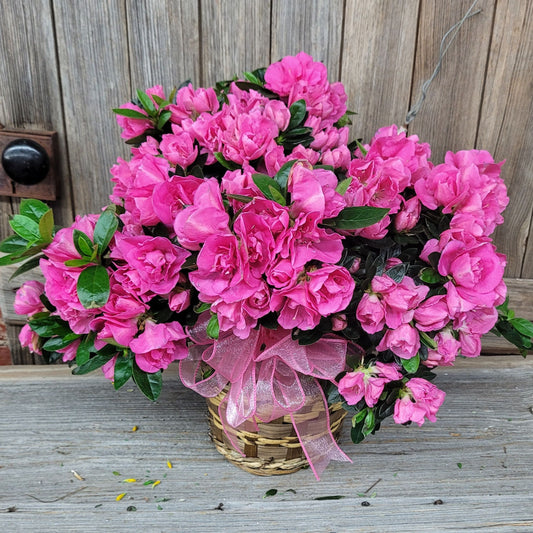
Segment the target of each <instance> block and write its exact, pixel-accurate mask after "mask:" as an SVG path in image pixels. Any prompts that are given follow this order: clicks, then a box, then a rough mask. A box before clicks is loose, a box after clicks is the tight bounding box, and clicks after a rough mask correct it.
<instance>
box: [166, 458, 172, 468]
mask: <svg viewBox="0 0 533 533" xmlns="http://www.w3.org/2000/svg"><path fill="white" fill-rule="evenodd" d="M167 466H168V467H169V468H172V463H171V462H170V461H169V460H168V459H167Z"/></svg>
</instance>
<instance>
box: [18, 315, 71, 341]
mask: <svg viewBox="0 0 533 533" xmlns="http://www.w3.org/2000/svg"><path fill="white" fill-rule="evenodd" d="M28 324H29V326H30V328H31V330H32V331H34V332H35V333H37V335H39V337H56V336H58V337H65V336H67V335H69V334H71V333H72V331H71V329H70V327H69V325H68V323H67V322H65V321H64V320H61V319H60V318H59V317H58V316H45V317H42V318H32V319H30V320H29V322H28Z"/></svg>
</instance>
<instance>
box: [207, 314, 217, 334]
mask: <svg viewBox="0 0 533 533" xmlns="http://www.w3.org/2000/svg"><path fill="white" fill-rule="evenodd" d="M206 333H207V336H208V337H209V338H210V339H218V334H219V333H220V326H219V324H218V316H217V315H216V313H213V314H212V315H211V318H210V319H209V322H208V324H207V328H206Z"/></svg>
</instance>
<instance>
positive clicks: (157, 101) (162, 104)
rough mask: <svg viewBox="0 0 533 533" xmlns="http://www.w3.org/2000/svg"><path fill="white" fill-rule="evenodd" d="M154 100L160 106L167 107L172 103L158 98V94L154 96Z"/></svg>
mask: <svg viewBox="0 0 533 533" xmlns="http://www.w3.org/2000/svg"><path fill="white" fill-rule="evenodd" d="M152 98H153V100H154V102H155V103H156V104H157V105H158V106H159V107H161V106H163V107H165V106H167V105H168V104H170V102H169V101H168V100H165V99H164V98H161V97H160V96H157V94H152Z"/></svg>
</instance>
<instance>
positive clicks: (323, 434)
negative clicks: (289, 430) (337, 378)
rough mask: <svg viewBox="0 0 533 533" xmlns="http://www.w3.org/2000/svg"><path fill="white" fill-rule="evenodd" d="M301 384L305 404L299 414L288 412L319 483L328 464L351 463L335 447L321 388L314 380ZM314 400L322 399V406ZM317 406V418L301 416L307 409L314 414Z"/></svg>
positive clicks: (304, 380)
mask: <svg viewBox="0 0 533 533" xmlns="http://www.w3.org/2000/svg"><path fill="white" fill-rule="evenodd" d="M301 383H302V386H303V388H304V391H305V395H306V403H305V405H304V407H303V408H302V409H301V410H300V411H298V412H297V413H291V420H292V424H293V426H294V430H295V431H296V435H297V436H298V439H299V440H300V444H301V445H302V450H303V451H304V454H305V457H306V458H307V461H308V462H309V466H310V467H311V470H312V471H313V474H314V475H315V477H316V479H317V480H318V481H320V475H321V474H322V472H323V471H324V470H325V469H326V467H327V466H328V464H329V462H330V461H345V462H349V463H351V462H352V460H351V459H350V458H349V457H348V456H347V455H346V454H345V453H344V452H343V451H342V450H341V449H340V448H339V446H338V444H337V442H336V441H335V439H334V437H333V434H332V433H331V428H330V425H329V409H328V403H327V401H326V397H325V396H324V391H323V390H322V387H320V385H319V384H318V382H317V381H316V379H302V380H301ZM317 397H318V398H320V399H321V400H322V404H320V402H318V403H317V401H316V399H317ZM317 406H318V416H317V417H316V418H312V419H309V418H306V417H305V416H301V415H305V414H306V413H308V412H310V411H311V410H313V411H314V412H315V413H316V412H317Z"/></svg>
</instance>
